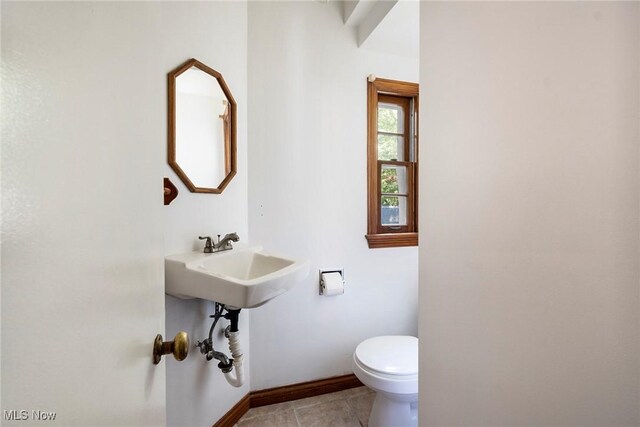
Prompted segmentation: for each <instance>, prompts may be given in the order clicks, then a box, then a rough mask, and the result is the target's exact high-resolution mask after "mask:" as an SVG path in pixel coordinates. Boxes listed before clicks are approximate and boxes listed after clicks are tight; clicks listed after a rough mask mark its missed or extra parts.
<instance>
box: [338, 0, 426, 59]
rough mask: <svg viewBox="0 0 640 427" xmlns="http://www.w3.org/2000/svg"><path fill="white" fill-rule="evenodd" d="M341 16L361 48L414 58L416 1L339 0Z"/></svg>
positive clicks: (417, 24)
mask: <svg viewBox="0 0 640 427" xmlns="http://www.w3.org/2000/svg"><path fill="white" fill-rule="evenodd" d="M341 3H342V8H341V9H342V15H343V16H342V18H343V21H344V23H345V25H347V26H349V27H352V28H353V29H354V35H355V37H356V40H357V42H358V46H359V47H361V48H363V49H369V50H375V51H379V52H384V53H390V54H396V55H401V56H407V57H412V58H418V55H419V40H420V37H419V35H420V22H419V21H420V2H419V1H417V0H343V1H341Z"/></svg>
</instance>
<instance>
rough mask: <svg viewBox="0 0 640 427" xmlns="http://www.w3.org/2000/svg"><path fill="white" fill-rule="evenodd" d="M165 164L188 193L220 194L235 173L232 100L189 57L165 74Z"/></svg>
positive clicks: (214, 76) (218, 78)
mask: <svg viewBox="0 0 640 427" xmlns="http://www.w3.org/2000/svg"><path fill="white" fill-rule="evenodd" d="M169 122H170V123H169V164H170V165H171V167H172V168H173V169H174V171H175V172H176V174H177V175H178V176H179V177H180V179H182V181H183V182H184V184H185V185H186V186H187V187H188V188H189V189H190V190H191V191H192V192H201V193H221V192H222V190H224V187H226V185H227V184H228V183H229V181H230V180H231V178H232V177H233V175H235V101H234V100H233V97H232V96H231V93H230V92H229V89H228V87H227V85H226V83H225V82H224V79H223V78H222V75H221V74H220V73H218V72H217V71H215V70H213V69H211V68H209V67H207V66H206V65H204V64H202V63H200V62H198V61H196V60H195V59H192V60H190V61H187V62H186V63H185V64H183V65H181V66H180V67H179V68H177V69H176V70H174V71H173V72H171V73H169Z"/></svg>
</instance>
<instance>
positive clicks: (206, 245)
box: [198, 236, 213, 254]
mask: <svg viewBox="0 0 640 427" xmlns="http://www.w3.org/2000/svg"><path fill="white" fill-rule="evenodd" d="M198 239H200V240H206V242H204V253H206V254H209V253H211V252H213V241H212V239H211V237H210V236H198Z"/></svg>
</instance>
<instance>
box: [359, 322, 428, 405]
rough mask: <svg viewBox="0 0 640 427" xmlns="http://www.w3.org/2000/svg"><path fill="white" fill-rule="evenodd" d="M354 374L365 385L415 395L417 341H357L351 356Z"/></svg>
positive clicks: (391, 338)
mask: <svg viewBox="0 0 640 427" xmlns="http://www.w3.org/2000/svg"><path fill="white" fill-rule="evenodd" d="M353 367H354V373H355V374H356V376H357V377H358V378H360V381H362V382H363V383H364V384H365V385H367V386H369V387H372V388H374V389H377V390H380V391H384V392H388V393H397V394H417V393H418V339H417V338H416V337H410V336H399V335H393V336H381V337H374V338H369V339H367V340H365V341H363V342H361V343H360V344H359V345H358V347H357V348H356V351H355V352H354V354H353Z"/></svg>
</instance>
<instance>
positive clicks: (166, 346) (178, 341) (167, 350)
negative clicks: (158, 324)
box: [153, 331, 189, 365]
mask: <svg viewBox="0 0 640 427" xmlns="http://www.w3.org/2000/svg"><path fill="white" fill-rule="evenodd" d="M171 353H172V354H173V357H175V359H176V360H178V361H180V360H184V359H186V358H187V355H188V354H189V335H188V334H187V333H186V332H184V331H182V332H178V333H177V334H176V336H175V337H174V338H173V341H162V335H160V334H158V335H156V339H155V340H154V342H153V364H154V365H157V364H158V363H160V359H162V356H164V355H165V354H171Z"/></svg>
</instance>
